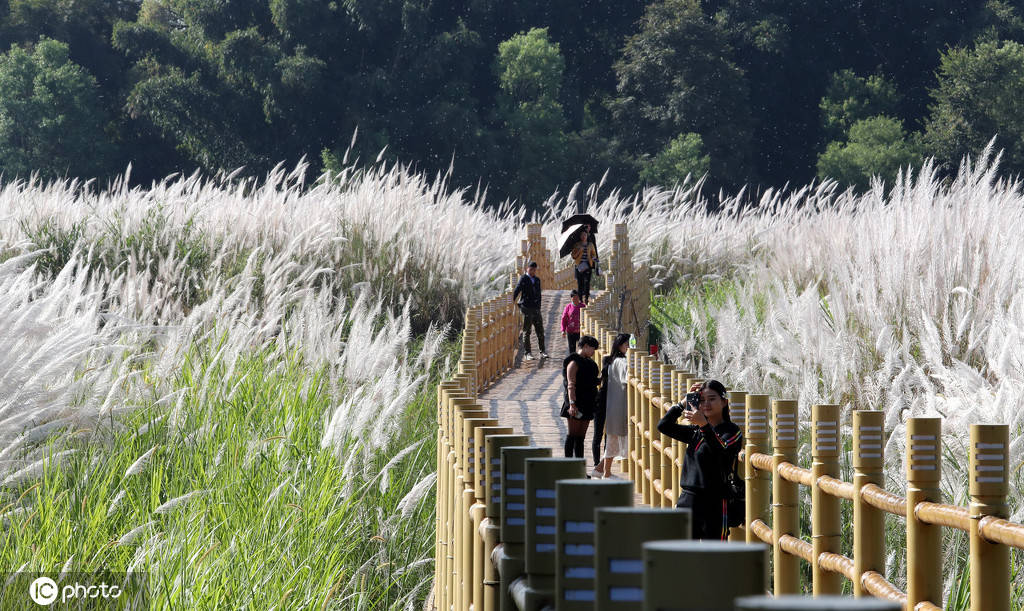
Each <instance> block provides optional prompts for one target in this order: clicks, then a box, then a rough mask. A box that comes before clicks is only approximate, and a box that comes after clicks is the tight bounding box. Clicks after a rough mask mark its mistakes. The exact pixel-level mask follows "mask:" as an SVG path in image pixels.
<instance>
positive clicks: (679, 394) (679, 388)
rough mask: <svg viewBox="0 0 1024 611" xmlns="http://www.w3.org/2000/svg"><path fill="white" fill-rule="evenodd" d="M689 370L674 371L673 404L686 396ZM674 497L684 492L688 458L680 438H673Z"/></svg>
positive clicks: (677, 499)
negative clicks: (684, 462) (683, 482)
mask: <svg viewBox="0 0 1024 611" xmlns="http://www.w3.org/2000/svg"><path fill="white" fill-rule="evenodd" d="M691 375H693V374H691V373H690V372H688V371H682V370H679V369H676V370H675V371H673V372H672V405H675V404H677V403H680V402H681V401H682V400H683V399H684V398H685V397H686V378H688V377H689V376H691ZM672 455H673V457H674V460H673V461H672V497H673V498H675V500H676V502H678V501H679V496H680V495H681V494H682V493H683V487H682V484H681V483H680V480H681V479H682V477H683V460H685V458H686V444H685V443H683V442H681V441H679V440H678V439H673V440H672Z"/></svg>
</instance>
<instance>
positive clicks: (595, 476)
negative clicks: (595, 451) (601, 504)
mask: <svg viewBox="0 0 1024 611" xmlns="http://www.w3.org/2000/svg"><path fill="white" fill-rule="evenodd" d="M590 477H591V479H602V478H604V472H603V471H598V469H597V467H594V468H593V469H592V470H591V471H590Z"/></svg>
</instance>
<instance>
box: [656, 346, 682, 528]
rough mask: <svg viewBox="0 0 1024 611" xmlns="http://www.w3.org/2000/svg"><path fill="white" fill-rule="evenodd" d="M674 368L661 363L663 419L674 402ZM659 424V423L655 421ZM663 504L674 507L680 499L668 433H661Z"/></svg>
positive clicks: (659, 411) (661, 409)
mask: <svg viewBox="0 0 1024 611" xmlns="http://www.w3.org/2000/svg"><path fill="white" fill-rule="evenodd" d="M673 370H674V368H673V367H672V366H671V365H666V364H664V363H662V364H661V392H660V393H659V397H660V398H661V405H662V407H661V408H659V409H658V410H657V412H658V420H661V418H662V416H664V415H665V407H666V406H669V405H671V404H672V377H673V376H672V374H673ZM655 426H657V423H655ZM658 434H659V435H660V436H661V490H662V493H661V499H662V500H661V506H662V507H666V508H668V507H674V506H675V504H676V501H677V500H678V499H679V495H678V494H676V487H678V485H679V484H678V481H679V480H678V479H677V478H676V471H675V468H674V467H675V459H676V456H675V451H673V450H672V447H673V444H672V442H673V441H674V440H673V439H672V438H671V437H669V436H667V435H661V433H658Z"/></svg>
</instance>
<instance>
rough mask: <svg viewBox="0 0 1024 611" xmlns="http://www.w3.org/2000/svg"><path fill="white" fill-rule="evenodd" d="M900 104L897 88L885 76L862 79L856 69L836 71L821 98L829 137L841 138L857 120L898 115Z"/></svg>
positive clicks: (826, 132) (824, 122)
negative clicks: (855, 72) (854, 70)
mask: <svg viewBox="0 0 1024 611" xmlns="http://www.w3.org/2000/svg"><path fill="white" fill-rule="evenodd" d="M900 102H901V96H900V94H899V92H898V91H897V90H896V85H895V84H894V83H892V82H890V81H888V80H886V79H885V77H883V76H880V75H872V76H869V77H867V78H862V77H859V76H857V75H856V74H854V72H853V70H841V71H839V72H836V73H834V74H833V75H832V80H831V82H830V83H829V86H828V90H827V91H826V92H825V97H823V98H822V99H821V105H820V108H821V114H822V122H823V124H824V125H823V127H824V129H825V134H827V135H828V136H831V137H834V138H838V137H841V136H842V135H843V134H845V133H846V132H847V131H848V130H849V129H850V127H851V126H852V125H853V124H854V123H856V122H857V121H860V120H862V119H867V118H868V117H873V116H876V115H890V116H891V115H894V114H896V113H897V111H898V109H899V106H900Z"/></svg>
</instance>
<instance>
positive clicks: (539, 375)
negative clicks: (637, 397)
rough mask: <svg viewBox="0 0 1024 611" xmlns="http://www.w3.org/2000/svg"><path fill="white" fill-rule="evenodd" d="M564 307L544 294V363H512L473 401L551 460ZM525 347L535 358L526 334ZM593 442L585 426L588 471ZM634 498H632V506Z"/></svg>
mask: <svg viewBox="0 0 1024 611" xmlns="http://www.w3.org/2000/svg"><path fill="white" fill-rule="evenodd" d="M567 303H569V291H544V298H543V301H542V305H541V312H542V313H543V315H544V334H545V335H546V339H547V349H548V354H549V355H550V358H548V359H545V360H533V361H523V360H522V359H521V358H517V359H516V367H515V368H514V369H512V370H511V371H509V372H508V373H506V374H505V375H504V376H503V377H502V378H501V379H500V380H498V382H496V383H495V384H494V385H493V386H491V387H490V388H487V389H486V390H484V391H483V392H482V393H481V394H480V396H479V401H480V403H482V404H483V405H485V406H487V408H488V409H489V410H490V415H491V417H492V418H497V419H498V421H499V422H500V423H501V424H502V425H503V426H511V427H513V428H514V429H515V431H516V432H517V433H522V434H524V435H529V436H530V439H531V443H533V444H534V445H538V446H542V447H549V448H551V451H552V455H553V456H562V455H563V452H564V450H563V448H564V445H565V435H566V426H565V419H564V418H560V417H559V416H558V412H559V410H560V409H561V408H562V396H563V393H564V387H563V385H562V372H561V366H562V359H564V358H565V356H566V355H567V354H568V350H569V348H568V345H567V344H566V341H565V339H564V338H563V337H562V333H561V331H560V329H559V318H560V316H561V314H562V309H563V308H565V304H567ZM531 334H532V331H531ZM531 345H532V346H533V349H534V355H535V356H536V355H537V354H538V353H539V352H540V351H539V349H538V347H537V342H536V341H535V338H534V337H533V336H532V335H531ZM593 438H594V427H593V425H591V426H590V428H588V429H587V439H586V443H585V444H584V448H585V452H586V459H587V470H588V471H589V470H590V469H591V468H592V466H593V454H592V453H591V448H590V446H591V443H592V440H593ZM621 466H622V465H621V463H618V464H617V465H615V466H614V467H613V472H615V473H616V474H619V473H620V470H621ZM639 499H640V497H639V496H638V497H637V501H638V502H639Z"/></svg>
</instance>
